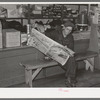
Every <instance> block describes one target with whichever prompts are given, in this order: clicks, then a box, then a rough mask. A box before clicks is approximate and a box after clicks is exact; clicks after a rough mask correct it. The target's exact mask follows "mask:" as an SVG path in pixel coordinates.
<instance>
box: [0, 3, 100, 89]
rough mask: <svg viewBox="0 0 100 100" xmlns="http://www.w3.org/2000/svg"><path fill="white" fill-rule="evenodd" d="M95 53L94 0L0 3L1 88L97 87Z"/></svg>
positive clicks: (99, 68)
mask: <svg viewBox="0 0 100 100" xmlns="http://www.w3.org/2000/svg"><path fill="white" fill-rule="evenodd" d="M99 53H100V3H99V2H95V3H91V2H88V3H82V2H78V3H77V2H64V3H63V2H60V3H57V2H45V3H43V2H42V3H39V2H36V3H35V2H31V3H26V2H24V3H23V2H21V3H20V2H17V3H14V2H13V3H10V2H9V3H0V87H1V88H30V87H31V88H58V87H59V88H84V87H87V88H95V87H98V88H99V87H100V55H99ZM60 91H64V90H60Z"/></svg>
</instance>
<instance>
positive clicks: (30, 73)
mask: <svg viewBox="0 0 100 100" xmlns="http://www.w3.org/2000/svg"><path fill="white" fill-rule="evenodd" d="M28 75H29V86H30V87H32V70H29V71H28Z"/></svg>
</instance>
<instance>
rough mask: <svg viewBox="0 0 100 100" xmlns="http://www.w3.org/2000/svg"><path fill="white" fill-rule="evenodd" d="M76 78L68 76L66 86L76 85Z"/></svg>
mask: <svg viewBox="0 0 100 100" xmlns="http://www.w3.org/2000/svg"><path fill="white" fill-rule="evenodd" d="M76 82H77V81H76V80H75V79H71V78H67V79H66V81H65V85H66V87H76Z"/></svg>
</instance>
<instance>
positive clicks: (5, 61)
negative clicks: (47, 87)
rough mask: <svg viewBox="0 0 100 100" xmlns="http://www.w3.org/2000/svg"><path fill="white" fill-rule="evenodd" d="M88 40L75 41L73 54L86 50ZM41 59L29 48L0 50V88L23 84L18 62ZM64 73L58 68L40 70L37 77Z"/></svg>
mask: <svg viewBox="0 0 100 100" xmlns="http://www.w3.org/2000/svg"><path fill="white" fill-rule="evenodd" d="M88 44H89V39H81V40H80V39H78V40H75V52H82V51H85V50H87V48H88ZM41 58H42V59H43V58H44V55H43V54H42V53H41V52H39V51H38V50H37V49H35V48H33V47H29V46H21V47H12V48H5V49H0V87H5V86H11V85H14V84H19V83H23V82H25V79H24V78H25V77H24V68H23V67H21V66H20V65H19V63H20V62H22V61H25V60H29V59H30V60H31V59H33V60H34V59H36V60H38V59H41ZM61 73H64V71H63V69H62V68H60V67H59V66H57V67H51V68H47V69H46V70H42V71H41V72H40V74H39V75H38V77H37V78H36V79H39V78H43V77H48V76H51V75H56V74H61Z"/></svg>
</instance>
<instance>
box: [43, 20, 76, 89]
mask: <svg viewBox="0 0 100 100" xmlns="http://www.w3.org/2000/svg"><path fill="white" fill-rule="evenodd" d="M50 26H51V29H49V30H47V31H46V33H45V34H46V36H48V37H49V38H51V39H53V40H54V41H56V42H58V43H60V44H62V45H64V46H65V47H68V48H69V49H71V50H73V51H74V39H73V35H72V33H73V28H74V24H73V23H72V22H71V21H69V20H68V21H66V22H64V23H63V28H62V27H61V21H60V20H54V21H52V22H51V23H50ZM61 67H62V68H63V69H65V71H66V73H65V77H66V81H65V84H66V86H67V87H75V86H76V62H75V59H74V55H73V56H70V57H69V59H68V61H67V62H66V63H65V64H64V65H63V66H62V65H61Z"/></svg>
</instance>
